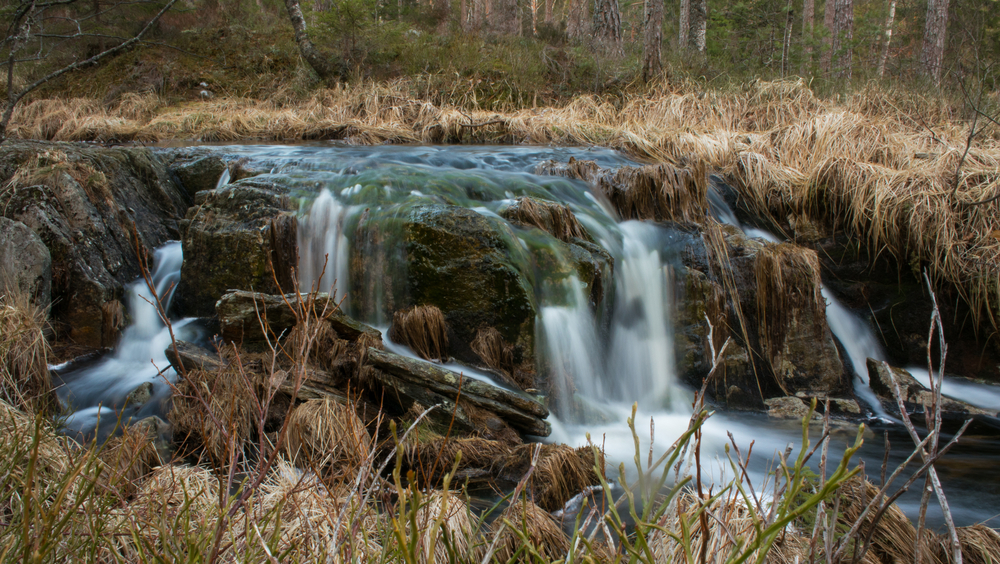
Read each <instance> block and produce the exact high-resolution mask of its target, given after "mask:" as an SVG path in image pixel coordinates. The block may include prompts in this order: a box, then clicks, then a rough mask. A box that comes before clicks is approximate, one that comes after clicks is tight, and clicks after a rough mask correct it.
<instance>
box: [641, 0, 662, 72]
mask: <svg viewBox="0 0 1000 564" xmlns="http://www.w3.org/2000/svg"><path fill="white" fill-rule="evenodd" d="M642 29H643V44H642V81H643V82H649V81H650V80H652V79H653V78H654V77H656V76H657V75H659V74H660V71H661V70H663V66H662V63H661V61H660V49H661V47H662V45H663V0H646V9H645V18H644V20H643V22H642Z"/></svg>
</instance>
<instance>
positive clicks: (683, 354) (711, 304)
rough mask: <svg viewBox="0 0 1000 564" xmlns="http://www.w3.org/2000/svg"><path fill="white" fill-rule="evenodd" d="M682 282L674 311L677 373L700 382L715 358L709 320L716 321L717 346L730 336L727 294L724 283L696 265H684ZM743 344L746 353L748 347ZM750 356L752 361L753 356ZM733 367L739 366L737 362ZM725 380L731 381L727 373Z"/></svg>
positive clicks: (713, 324) (714, 326)
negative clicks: (695, 267)
mask: <svg viewBox="0 0 1000 564" xmlns="http://www.w3.org/2000/svg"><path fill="white" fill-rule="evenodd" d="M679 282H680V283H681V284H683V286H682V288H681V291H680V293H679V294H680V295H679V296H678V299H677V302H676V303H677V308H676V310H675V313H674V348H675V355H676V359H677V373H678V375H680V377H681V378H682V379H683V380H685V381H686V382H688V383H690V384H692V385H694V386H700V385H701V381H702V379H703V378H704V377H705V375H707V374H708V372H709V370H711V369H712V359H711V358H709V357H710V356H711V353H710V350H711V349H710V347H709V345H708V332H709V322H711V324H712V333H713V339H714V341H715V344H716V346H721V345H722V343H724V342H725V340H726V337H727V336H728V326H727V324H726V322H727V318H726V317H727V312H726V309H727V305H726V295H725V292H724V291H723V289H722V286H721V285H720V284H718V283H717V282H715V281H713V280H711V279H710V278H709V277H708V275H706V274H705V273H703V272H701V271H698V270H694V269H692V268H688V267H684V270H683V271H682V272H681V276H680V281H679ZM730 346H733V345H730ZM733 348H734V349H735V348H736V347H733ZM739 348H740V350H742V351H743V355H744V356H746V350H745V349H743V348H742V347H739ZM727 352H728V351H727ZM729 354H733V353H732V352H730V353H729ZM746 358H747V363H749V357H746ZM729 368H731V369H733V371H738V370H739V369H738V368H737V366H736V364H735V363H733V365H732V366H730V367H729ZM722 381H728V380H727V379H726V378H725V375H723V378H722Z"/></svg>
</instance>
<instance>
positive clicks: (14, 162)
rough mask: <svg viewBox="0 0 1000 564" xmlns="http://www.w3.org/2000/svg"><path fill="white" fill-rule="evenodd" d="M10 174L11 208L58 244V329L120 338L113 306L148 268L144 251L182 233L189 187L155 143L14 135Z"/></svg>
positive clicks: (99, 338)
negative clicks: (107, 144)
mask: <svg viewBox="0 0 1000 564" xmlns="http://www.w3.org/2000/svg"><path fill="white" fill-rule="evenodd" d="M0 182H2V183H3V184H5V185H6V186H7V188H6V191H5V194H4V198H5V199H4V206H3V208H2V215H3V216H4V217H7V218H9V219H12V220H15V221H19V222H21V223H23V224H24V225H25V226H27V227H28V228H29V229H31V230H32V231H33V232H34V233H35V234H36V235H37V236H38V238H39V239H40V240H41V241H42V243H44V245H45V246H46V247H47V248H48V252H49V255H50V257H51V260H52V286H51V294H52V304H53V306H52V310H51V315H52V319H53V326H54V329H55V330H56V333H57V337H58V338H60V339H68V340H71V341H73V342H75V343H76V344H78V345H84V346H89V347H100V346H111V345H113V344H114V340H115V339H116V337H117V334H116V331H115V330H114V328H113V327H110V328H106V327H105V325H106V324H108V323H111V324H114V322H115V320H114V319H113V318H112V317H108V316H106V315H105V311H104V310H105V309H106V308H105V307H104V306H105V305H106V304H107V303H108V302H111V301H113V300H120V298H121V297H122V296H123V295H124V292H125V285H127V284H129V283H131V282H132V281H133V280H135V279H136V278H137V277H139V275H140V273H141V271H140V262H141V261H140V255H141V256H142V257H143V258H146V257H151V256H152V251H153V249H155V248H156V247H159V246H160V245H162V244H163V243H164V242H166V241H167V240H169V239H172V238H176V237H177V235H178V231H177V220H178V219H179V218H180V217H181V216H182V215H183V213H184V210H185V209H186V208H187V205H188V203H189V199H188V196H187V194H186V193H185V192H184V190H183V189H181V188H180V187H179V186H177V185H176V184H175V183H174V182H173V181H171V180H170V176H169V174H168V173H167V169H166V165H165V164H164V162H163V161H162V160H161V159H160V158H159V157H158V156H157V154H155V153H153V152H152V151H151V150H149V149H145V148H124V147H115V148H102V147H96V146H86V145H76V144H63V143H33V142H8V143H5V144H4V145H3V146H2V147H0ZM137 248H138V249H139V250H140V252H139V254H137V252H136V249H137Z"/></svg>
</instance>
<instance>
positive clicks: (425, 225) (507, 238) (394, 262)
mask: <svg viewBox="0 0 1000 564" xmlns="http://www.w3.org/2000/svg"><path fill="white" fill-rule="evenodd" d="M390 233H391V234H392V235H393V236H392V238H390V237H389V235H390ZM389 241H398V243H394V244H391V245H390V244H389ZM528 262H529V259H528V257H527V252H526V251H525V250H524V249H523V248H522V247H521V246H520V244H519V243H518V241H517V239H516V238H515V237H514V234H513V233H512V232H511V230H510V228H509V227H508V226H506V224H504V223H503V222H501V221H500V220H498V219H496V218H488V217H486V216H483V215H481V214H479V213H476V212H475V211H472V210H469V209H465V208H461V207H457V206H446V205H417V206H413V207H410V208H404V209H403V210H392V212H391V213H385V214H383V215H380V216H376V217H371V218H368V217H364V218H361V220H360V221H359V224H358V226H357V229H356V235H355V238H354V244H353V245H352V248H351V276H352V283H351V286H352V287H353V288H356V289H358V291H355V292H354V294H353V296H351V297H350V299H352V302H351V307H352V312H356V313H358V314H359V315H361V316H363V317H378V316H386V317H387V316H389V315H391V314H392V313H393V312H394V311H396V310H399V309H405V308H407V307H411V306H436V307H437V308H438V309H440V310H441V313H442V314H443V315H444V318H445V321H446V322H447V325H448V328H449V335H448V341H449V352H450V354H451V355H453V356H454V357H456V358H458V359H460V360H464V361H467V362H479V358H478V356H477V355H476V354H475V353H474V352H473V351H472V348H471V343H472V341H473V340H474V339H475V337H476V334H477V331H478V330H479V329H481V328H483V327H493V328H495V329H496V330H497V331H498V332H499V333H500V335H501V336H502V337H503V340H504V341H505V342H507V343H510V344H511V346H512V347H513V350H512V354H513V357H514V358H513V360H514V363H515V364H520V363H521V362H522V361H524V360H525V359H533V358H534V349H533V347H534V337H535V335H534V330H535V316H536V305H535V301H534V300H535V295H534V291H533V290H532V284H531V281H530V279H529V275H528V273H527V272H526V270H525V265H526V264H528ZM383 289H385V290H387V291H384V292H383Z"/></svg>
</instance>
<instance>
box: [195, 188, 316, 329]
mask: <svg viewBox="0 0 1000 564" xmlns="http://www.w3.org/2000/svg"><path fill="white" fill-rule="evenodd" d="M285 192H286V190H285V189H282V188H280V187H279V186H277V185H274V184H267V183H259V182H254V181H253V179H248V180H245V181H242V182H238V183H236V184H229V185H226V186H223V187H221V188H218V189H214V190H206V191H201V192H198V194H197V195H196V198H195V205H194V206H192V207H191V209H189V210H188V213H187V217H186V219H185V221H184V222H183V224H182V230H183V233H182V237H181V242H182V244H183V248H184V264H183V266H182V267H181V281H180V284H179V286H178V289H177V300H176V302H177V303H176V306H175V307H176V308H177V309H178V311H179V312H181V313H182V314H184V315H196V316H210V315H213V314H214V313H215V303H216V301H218V300H219V298H221V297H222V296H223V294H225V293H226V292H227V291H228V290H230V289H233V290H252V291H258V292H263V293H267V294H280V293H281V291H282V290H285V291H288V290H292V289H293V278H292V271H293V269H294V268H295V267H296V266H297V253H296V232H297V223H296V219H295V213H294V211H293V207H292V203H291V201H290V200H289V198H288V196H287V195H286V193H285ZM272 269H273V272H272Z"/></svg>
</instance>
